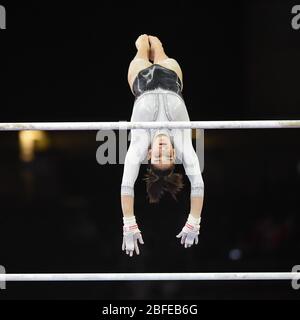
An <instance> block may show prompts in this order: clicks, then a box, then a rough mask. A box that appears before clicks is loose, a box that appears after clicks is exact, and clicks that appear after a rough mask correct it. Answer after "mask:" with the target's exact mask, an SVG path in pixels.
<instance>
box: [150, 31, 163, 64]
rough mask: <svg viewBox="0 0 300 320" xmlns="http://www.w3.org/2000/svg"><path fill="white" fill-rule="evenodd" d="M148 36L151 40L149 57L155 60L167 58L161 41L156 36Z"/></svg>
mask: <svg viewBox="0 0 300 320" xmlns="http://www.w3.org/2000/svg"><path fill="white" fill-rule="evenodd" d="M148 38H149V42H150V56H149V59H150V60H151V61H154V62H155V61H158V60H162V59H165V58H167V55H166V54H165V52H164V48H163V45H162V43H161V41H160V40H159V39H158V38H157V37H155V36H148Z"/></svg>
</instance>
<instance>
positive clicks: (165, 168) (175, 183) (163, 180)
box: [144, 134, 183, 203]
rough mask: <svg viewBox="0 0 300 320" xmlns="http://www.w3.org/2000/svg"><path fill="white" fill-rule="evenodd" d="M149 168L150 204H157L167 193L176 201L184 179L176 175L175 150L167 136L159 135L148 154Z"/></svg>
mask: <svg viewBox="0 0 300 320" xmlns="http://www.w3.org/2000/svg"><path fill="white" fill-rule="evenodd" d="M148 160H149V167H148V169H147V174H146V177H145V179H144V180H145V181H146V189H147V193H148V198H149V202H150V203H157V202H159V200H160V199H161V197H162V195H163V194H164V192H165V191H167V192H169V193H170V194H171V196H172V197H173V198H174V199H175V200H176V194H177V193H178V192H179V191H180V190H181V189H182V188H183V177H182V175H181V174H178V173H174V169H175V149H174V147H173V145H172V143H171V141H170V138H169V137H168V136H167V135H165V134H159V135H157V136H156V137H155V138H154V139H153V142H152V145H151V148H150V149H149V152H148Z"/></svg>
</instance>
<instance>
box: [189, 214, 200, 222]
mask: <svg viewBox="0 0 300 320" xmlns="http://www.w3.org/2000/svg"><path fill="white" fill-rule="evenodd" d="M188 222H189V223H192V224H200V222H201V217H200V218H195V217H193V216H192V215H191V214H189V216H188Z"/></svg>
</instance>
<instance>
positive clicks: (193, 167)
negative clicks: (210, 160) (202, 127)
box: [182, 129, 204, 219]
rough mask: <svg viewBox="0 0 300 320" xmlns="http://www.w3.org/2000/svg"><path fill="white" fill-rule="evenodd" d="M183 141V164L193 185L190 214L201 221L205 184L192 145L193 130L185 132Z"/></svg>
mask: <svg viewBox="0 0 300 320" xmlns="http://www.w3.org/2000/svg"><path fill="white" fill-rule="evenodd" d="M183 139H184V140H183V141H184V143H183V150H182V163H183V166H184V169H185V173H186V175H187V176H188V178H189V180H190V184H191V197H190V203H191V208H190V214H191V215H192V216H193V217H194V218H196V219H199V218H200V217H201V212H202V208H203V196H204V183H203V179H202V175H201V170H200V164H199V159H198V156H197V154H196V152H195V150H194V147H193V144H192V138H191V129H184V130H183Z"/></svg>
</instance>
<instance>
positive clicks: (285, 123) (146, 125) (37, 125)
mask: <svg viewBox="0 0 300 320" xmlns="http://www.w3.org/2000/svg"><path fill="white" fill-rule="evenodd" d="M161 128H168V129H188V128H192V129H196V128H198V129H282V128H300V120H257V121H256V120H251V121H164V122H158V121H151V122H126V121H120V122H23V123H0V131H22V130H43V131H52V130H131V129H161Z"/></svg>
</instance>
